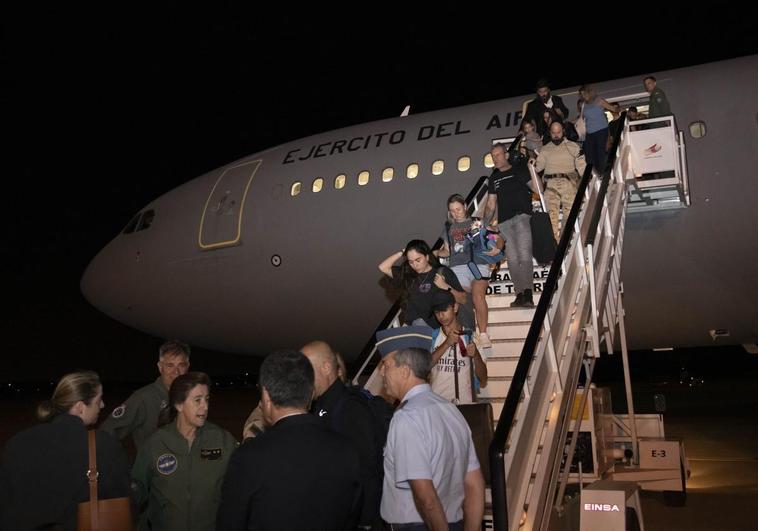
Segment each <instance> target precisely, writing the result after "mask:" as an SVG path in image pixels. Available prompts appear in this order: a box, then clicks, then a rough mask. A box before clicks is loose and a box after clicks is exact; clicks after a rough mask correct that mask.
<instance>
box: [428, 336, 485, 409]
mask: <svg viewBox="0 0 758 531" xmlns="http://www.w3.org/2000/svg"><path fill="white" fill-rule="evenodd" d="M445 339H447V336H445V332H444V331H443V330H442V329H441V328H440V331H439V334H438V335H437V339H436V340H435V342H434V347H433V348H432V351H434V350H436V349H437V347H439V346H440V345H441V344H442V343H444V342H445ZM467 339H468V338H467V337H466V336H462V337H461V340H460V341H458V343H457V344H455V345H453V346H452V347H450V348H448V349H447V352H445V353H444V354H442V357H440V359H439V360H437V363H435V364H434V367H432V373H431V377H430V380H431V386H432V391H433V392H435V393H437V394H438V395H440V396H441V397H442V398H445V399H447V400H450V401H451V402H453V401H455V372H454V370H453V369H454V366H455V365H454V363H455V362H454V358H455V357H457V359H458V403H459V404H471V403H473V402H474V399H473V396H472V393H471V361H472V360H471V358H470V357H468V356H466V354H465V352H462V351H461V343H463V344H464V345H468V343H467ZM454 350H455V356H454V352H453V351H454Z"/></svg>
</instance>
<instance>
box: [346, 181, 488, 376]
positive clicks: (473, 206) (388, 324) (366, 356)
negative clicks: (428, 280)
mask: <svg viewBox="0 0 758 531" xmlns="http://www.w3.org/2000/svg"><path fill="white" fill-rule="evenodd" d="M488 179H489V176H487V175H482V176H481V177H479V179H478V180H477V181H476V184H475V185H474V186H473V188H472V189H471V190H470V191H469V193H468V195H467V196H466V205H467V207H466V212H467V213H468V215H469V216H471V215H472V214H473V213H474V212H476V211H477V210H478V209H479V201H480V200H481V198H482V196H483V195H484V194H483V192H484V193H486V190H487V183H488ZM443 244H444V241H443V240H442V238H437V241H436V242H435V243H434V245H433V246H432V251H436V250H437V249H439V248H441V247H442V245H443ZM400 303H401V300H400V299H398V300H397V301H395V303H394V304H393V305H392V307H391V308H390V309H389V311H388V312H387V314H386V315H385V316H384V317H383V318H382V320H381V321H379V325H378V326H377V327H376V329H375V330H374V332H373V333H372V334H371V336H370V337H369V339H368V341H367V342H366V345H365V346H364V347H363V349H362V350H361V353H360V354H359V356H358V358H357V359H359V360H361V359H362V360H363V362H362V363H361V366H360V368H359V369H358V370H357V371H356V373H355V375H354V376H353V377H352V379H351V380H352V383H353V385H358V384H359V383H360V381H359V380H360V377H361V375H362V374H363V371H365V370H366V367H367V366H368V364H369V363H370V362H371V360H372V359H373V358H374V356H375V355H376V333H377V332H378V331H379V330H384V329H386V328H393V326H392V325H393V321H395V320H396V319H398V321H397V323H398V324H396V325H395V326H399V317H400V310H401V308H400Z"/></svg>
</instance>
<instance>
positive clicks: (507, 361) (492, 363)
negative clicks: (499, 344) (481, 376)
mask: <svg viewBox="0 0 758 531" xmlns="http://www.w3.org/2000/svg"><path fill="white" fill-rule="evenodd" d="M518 360H519V357H518V356H499V357H492V358H487V360H486V363H487V375H488V376H489V377H490V378H498V377H504V376H508V377H510V376H513V373H514V372H515V370H516V365H518Z"/></svg>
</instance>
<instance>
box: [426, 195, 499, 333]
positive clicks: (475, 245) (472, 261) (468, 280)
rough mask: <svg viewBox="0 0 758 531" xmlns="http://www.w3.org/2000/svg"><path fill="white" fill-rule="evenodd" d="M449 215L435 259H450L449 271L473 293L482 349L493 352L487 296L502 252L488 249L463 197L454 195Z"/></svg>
mask: <svg viewBox="0 0 758 531" xmlns="http://www.w3.org/2000/svg"><path fill="white" fill-rule="evenodd" d="M447 213H448V220H447V221H446V222H445V231H444V233H443V235H442V240H443V241H444V244H443V245H442V248H441V249H440V250H439V251H436V255H437V256H439V257H449V258H450V260H449V265H450V269H452V270H453V273H455V276H456V277H457V278H458V281H459V282H460V284H461V286H462V287H463V289H464V290H465V291H466V292H470V293H471V296H472V299H473V301H474V313H475V315H476V324H477V325H478V327H479V338H478V344H479V347H480V348H491V347H492V342H491V341H490V338H489V336H488V335H487V312H488V311H489V310H488V308H487V299H486V295H487V286H488V285H489V280H490V264H491V263H494V262H495V261H499V259H498V258H497V257H498V256H499V255H500V249H497V248H495V249H488V245H487V243H486V242H488V240H487V237H486V229H485V228H484V227H483V226H481V222H479V221H475V220H473V219H472V218H470V217H469V216H468V214H467V211H466V200H465V199H463V196H461V195H460V194H453V195H451V196H450V197H449V198H448V200H447ZM482 231H483V232H482ZM459 304H460V303H459Z"/></svg>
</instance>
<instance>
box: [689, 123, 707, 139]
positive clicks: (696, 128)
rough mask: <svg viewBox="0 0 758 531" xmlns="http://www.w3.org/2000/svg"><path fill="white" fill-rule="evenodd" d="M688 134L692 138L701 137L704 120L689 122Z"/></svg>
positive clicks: (703, 133) (703, 129)
mask: <svg viewBox="0 0 758 531" xmlns="http://www.w3.org/2000/svg"><path fill="white" fill-rule="evenodd" d="M690 134H691V135H692V138H703V137H704V136H705V122H701V121H698V122H692V123H691V124H690Z"/></svg>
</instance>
